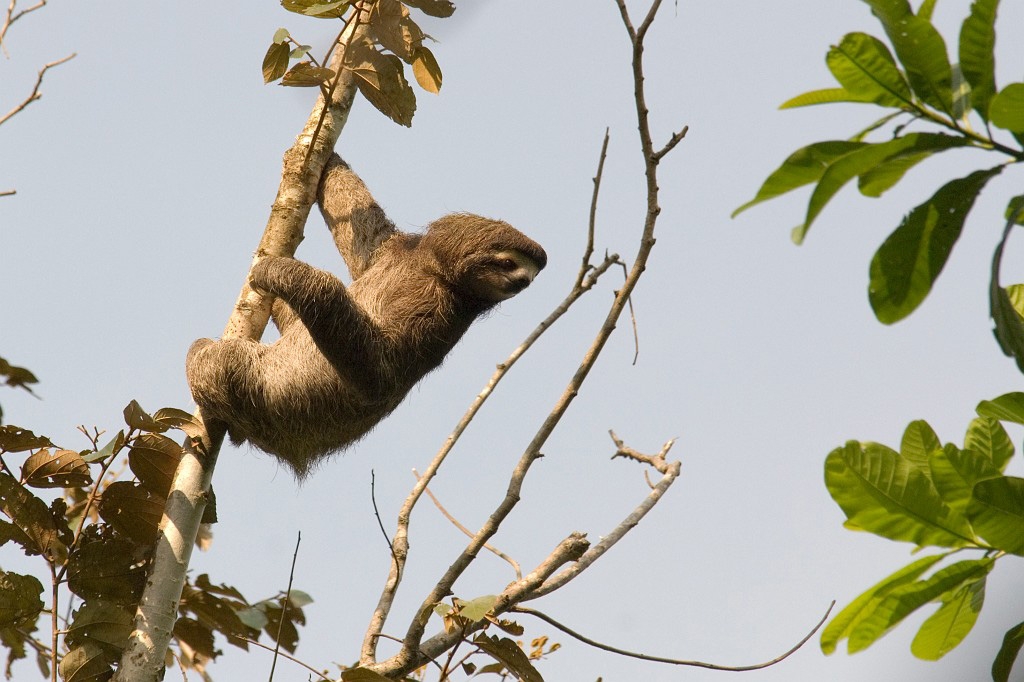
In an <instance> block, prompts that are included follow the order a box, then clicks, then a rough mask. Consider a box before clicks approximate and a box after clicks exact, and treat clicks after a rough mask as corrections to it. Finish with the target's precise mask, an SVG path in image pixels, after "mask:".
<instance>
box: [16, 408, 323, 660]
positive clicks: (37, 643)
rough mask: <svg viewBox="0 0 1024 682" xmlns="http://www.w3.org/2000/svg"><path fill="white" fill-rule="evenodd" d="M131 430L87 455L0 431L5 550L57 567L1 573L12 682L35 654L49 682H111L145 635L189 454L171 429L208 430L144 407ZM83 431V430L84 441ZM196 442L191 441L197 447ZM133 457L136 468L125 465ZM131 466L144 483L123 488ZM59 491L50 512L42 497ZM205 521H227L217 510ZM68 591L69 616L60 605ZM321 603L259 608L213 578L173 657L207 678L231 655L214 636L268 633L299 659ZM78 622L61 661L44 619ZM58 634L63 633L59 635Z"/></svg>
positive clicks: (177, 631) (193, 601)
mask: <svg viewBox="0 0 1024 682" xmlns="http://www.w3.org/2000/svg"><path fill="white" fill-rule="evenodd" d="M123 416H124V421H125V425H126V428H125V429H122V430H120V431H118V433H117V434H116V435H115V436H114V437H113V438H111V439H110V440H109V441H108V442H107V443H106V444H105V445H102V446H101V445H100V443H99V437H100V435H101V434H100V433H99V432H95V433H94V434H92V435H89V434H88V433H86V436H87V437H89V439H90V441H91V442H92V448H91V449H88V450H83V451H74V450H67V449H62V448H58V447H56V446H54V444H53V443H52V442H51V441H50V439H49V438H46V437H45V436H37V435H35V434H34V433H32V432H31V431H28V430H26V429H22V428H19V427H17V426H4V427H0V514H2V515H3V517H4V519H6V520H4V519H0V546H2V545H9V548H18V549H20V550H21V551H22V552H23V553H24V554H26V555H28V556H39V557H41V559H42V562H43V563H44V564H46V569H45V570H43V571H41V572H40V575H47V576H48V577H49V579H50V581H51V582H52V585H51V587H50V589H49V590H47V592H48V594H50V595H52V596H51V599H53V600H54V602H53V603H50V604H45V603H44V602H43V600H42V598H41V595H42V593H43V584H42V582H40V580H39V579H38V578H37V577H36V576H33V575H23V574H19V573H13V572H5V571H0V645H2V646H3V647H4V648H5V649H7V652H8V655H7V667H6V674H7V677H8V679H10V677H11V674H12V673H11V667H12V665H13V664H14V663H15V662H16V661H18V660H20V659H23V658H26V657H27V652H28V651H29V650H32V651H34V652H36V658H37V663H38V665H39V668H40V671H41V672H42V673H43V675H44V676H47V677H49V675H50V672H49V671H50V670H51V665H56V667H57V671H58V672H59V673H60V675H61V676H62V677H63V678H64V679H65V680H104V679H109V678H110V677H111V676H112V675H113V673H114V667H115V666H116V664H117V662H118V661H119V660H120V658H121V652H122V650H123V647H124V644H125V642H126V641H127V639H128V635H129V633H130V632H131V631H132V629H133V628H134V623H135V611H136V607H137V606H138V602H139V599H140V597H141V595H142V591H143V588H144V586H145V583H146V575H147V571H148V568H149V557H150V553H151V551H152V544H153V539H154V537H155V535H156V530H157V525H158V524H159V522H160V519H161V514H162V510H163V507H164V503H165V501H166V497H167V495H168V491H169V490H170V487H171V478H172V476H173V475H174V471H175V468H176V467H177V464H178V461H179V460H180V459H181V457H182V452H183V450H182V446H181V445H178V443H176V442H175V441H174V440H172V439H171V438H169V437H168V436H166V435H164V434H165V433H166V432H167V431H169V430H171V429H177V430H180V431H183V432H185V433H186V434H187V438H189V439H192V438H195V437H196V436H197V434H198V430H197V428H198V427H197V424H196V423H195V422H194V421H193V419H192V416H191V415H190V414H188V413H187V412H184V411H182V410H177V409H173V408H164V409H161V410H157V411H156V412H154V413H152V414H150V413H148V412H146V411H145V410H144V409H142V407H141V406H140V405H139V404H138V403H137V402H135V401H132V402H131V403H129V404H128V406H126V407H125V409H124V412H123ZM83 432H84V430H83ZM187 442H189V441H187ZM23 452H28V455H27V456H26V457H25V458H24V460H23V461H22V463H21V467H20V473H19V474H17V475H16V474H15V472H14V469H13V468H12V466H11V465H10V463H9V461H8V460H9V459H10V456H11V455H12V454H15V453H23ZM125 455H127V457H125ZM124 461H126V462H127V468H128V471H130V472H131V473H132V474H134V476H135V480H115V479H116V476H115V475H112V474H111V469H112V467H113V465H114V464H116V463H117V462H124ZM47 489H59V490H60V491H61V494H60V495H59V496H58V497H55V498H53V499H51V500H50V502H49V503H47V502H46V501H45V500H44V499H43V498H42V497H40V496H39V495H38V494H37V492H36V491H39V490H47ZM207 509H208V511H209V512H210V513H209V515H208V516H207V517H206V518H204V522H207V523H212V522H214V521H215V520H216V517H215V512H214V507H213V505H210V506H208V507H207ZM64 586H66V588H67V593H66V594H64V595H63V596H62V597H61V599H62V600H63V601H64V602H66V603H67V605H66V606H65V607H60V605H59V604H58V603H57V602H56V599H57V598H58V597H57V595H58V594H60V592H61V590H63V587H64ZM310 601H312V600H311V599H310V598H309V596H308V595H306V594H304V593H302V592H298V591H293V592H291V593H290V594H289V595H288V596H287V598H286V596H285V595H284V594H278V595H277V596H275V597H273V598H271V599H267V600H263V601H259V602H255V603H250V602H249V601H248V600H247V599H246V598H245V597H244V596H243V595H242V594H241V592H239V591H238V590H236V589H235V588H233V587H230V586H227V585H216V584H214V583H212V582H211V581H210V579H209V577H208V576H206V575H200V576H198V577H197V578H195V579H194V580H188V581H187V582H186V585H185V587H184V590H183V594H182V599H181V605H180V612H181V613H182V615H183V617H182V618H181V619H179V620H178V622H177V624H176V625H175V628H174V643H175V644H176V648H177V651H176V653H175V656H174V658H175V659H176V660H177V661H178V662H179V664H180V665H181V666H182V667H183V669H194V670H196V671H197V672H199V673H200V674H201V675H204V676H206V677H207V678H208V676H207V675H206V673H205V665H206V663H207V662H208V661H210V660H212V659H214V658H216V656H217V655H219V654H220V651H219V650H217V649H216V647H215V634H216V633H220V634H221V635H222V636H225V637H227V640H228V642H230V643H231V644H233V645H235V646H239V647H242V648H247V642H248V641H249V640H257V639H259V637H260V636H261V633H265V634H267V635H268V636H269V637H270V639H271V640H272V641H278V640H280V644H281V646H282V648H284V649H285V650H287V651H294V649H295V646H296V644H297V643H298V637H299V635H298V627H299V626H301V625H303V624H304V623H305V615H304V614H303V611H302V607H303V606H304V605H306V604H308V603H309V602H310ZM59 608H62V609H63V610H64V611H67V612H68V613H70V616H71V617H70V620H69V621H68V623H67V627H66V628H64V632H63V645H64V646H63V648H62V649H61V650H58V651H54V650H52V648H51V641H52V640H51V637H50V636H46V637H37V636H36V634H35V631H36V629H37V627H38V622H40V618H41V617H42V616H44V615H48V613H49V611H50V610H57V609H59ZM54 634H56V633H54Z"/></svg>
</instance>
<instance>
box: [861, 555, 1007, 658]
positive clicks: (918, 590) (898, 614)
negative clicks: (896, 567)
mask: <svg viewBox="0 0 1024 682" xmlns="http://www.w3.org/2000/svg"><path fill="white" fill-rule="evenodd" d="M992 566H993V559H990V558H989V559H972V560H967V561H958V562H957V563H955V564H953V565H951V566H947V567H946V568H943V569H942V570H940V571H937V572H936V573H935V574H934V575H932V576H931V577H929V578H928V579H927V580H920V581H918V582H915V583H910V584H908V585H900V586H899V587H896V588H894V589H893V590H892V591H891V592H890V593H889V594H888V595H887V596H886V597H885V599H883V600H882V602H881V603H880V604H879V605H878V607H877V608H876V609H875V610H874V611H873V612H872V613H871V615H869V616H868V617H867V618H865V619H864V620H863V621H861V622H860V624H859V625H858V626H857V627H856V628H854V629H853V631H852V632H851V633H850V639H849V644H848V645H847V649H848V651H849V652H850V653H851V654H853V653H856V652H858V651H863V650H864V649H867V648H868V647H869V646H871V645H872V644H874V643H875V642H876V641H878V639H879V638H880V637H882V635H884V634H885V633H886V632H888V631H889V630H890V629H892V628H893V627H894V626H896V625H898V624H899V623H900V622H901V621H902V620H903V619H904V618H906V617H907V616H909V615H910V614H911V613H913V612H914V611H916V610H917V609H919V608H921V607H922V606H924V605H925V604H927V603H928V602H930V601H932V600H934V599H938V598H940V597H943V596H944V595H946V593H952V592H954V591H955V590H957V589H959V588H960V586H961V585H963V584H964V583H967V582H974V581H977V580H980V579H981V578H983V577H984V576H985V575H986V574H988V572H989V571H991V570H992Z"/></svg>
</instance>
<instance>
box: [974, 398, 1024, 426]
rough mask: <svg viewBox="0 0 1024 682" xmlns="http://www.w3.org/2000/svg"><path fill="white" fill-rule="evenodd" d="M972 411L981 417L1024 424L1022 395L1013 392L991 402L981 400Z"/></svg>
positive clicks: (1023, 399) (1023, 400)
mask: <svg viewBox="0 0 1024 682" xmlns="http://www.w3.org/2000/svg"><path fill="white" fill-rule="evenodd" d="M974 411H975V412H977V413H978V415H979V416H982V417H990V418H992V419H998V420H999V421H1004V422H1012V423H1014V424H1024V393H1021V392H1019V391H1014V392H1013V393H1004V394H1003V395H1001V396H999V397H998V398H993V399H992V400H982V401H981V402H980V403H978V406H977V407H976V408H974Z"/></svg>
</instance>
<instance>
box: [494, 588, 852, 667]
mask: <svg viewBox="0 0 1024 682" xmlns="http://www.w3.org/2000/svg"><path fill="white" fill-rule="evenodd" d="M835 605H836V603H835V602H834V601H833V602H832V603H831V604H829V607H828V610H826V611H825V615H824V616H822V617H821V620H819V621H818V624H817V625H815V626H814V628H812V629H811V631H810V632H808V633H807V634H806V635H805V636H804V638H803V639H801V640H800V641H799V642H797V643H796V645H795V646H793V647H792V648H791V649H789V651H787V652H785V653H784V654H782V655H780V656H776V657H775V658H773V659H771V660H770V661H765V662H763V663H755V664H753V665H737V666H732V665H719V664H717V663H704V662H703V661H687V660H683V659H678V658H665V657H662V656H651V655H649V654H641V653H637V652H635V651H627V650H625V649H619V648H618V647H614V646H610V645H608V644H602V643H601V642H597V641H595V640H593V639H590V638H589V637H586V636H584V635H581V634H580V633H578V632H576V631H575V630H573V629H571V628H569V627H568V626H566V625H563V624H562V623H559V622H558V621H557V620H555V619H554V618H552V617H551V616H548V615H547V614H544V613H542V612H540V611H537V610H535V609H531V608H527V607H524V606H517V607H514V608H512V609H510V611H511V612H512V613H524V614H526V615H529V616H535V617H536V618H540V619H541V620H542V621H544V622H545V623H547V624H548V625H552V626H554V627H556V628H558V629H559V630H561V631H562V632H564V633H565V634H567V635H569V636H570V637H573V638H574V639H578V640H579V641H581V642H583V643H584V644H588V645H590V646H592V647H594V648H596V649H601V650H603V651H610V652H612V653H613V654H619V655H620V656H628V657H630V658H639V659H640V660H642V661H653V662H655V663H669V664H671V665H687V666H692V667H695V668H708V669H710V670H729V671H732V672H744V671H749V670H760V669H762V668H767V667H769V666H773V665H775V664H776V663H779V662H780V661H784V660H785V659H787V658H789V657H790V656H791V655H793V654H794V653H796V651H797V650H799V649H800V647H802V646H803V645H804V644H806V643H807V641H808V640H809V639H810V638H811V637H813V636H814V633H815V632H817V631H818V629H819V628H821V626H822V625H824V624H825V620H826V619H827V618H828V614H830V613H831V612H832V607H834V606H835Z"/></svg>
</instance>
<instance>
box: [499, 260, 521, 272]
mask: <svg viewBox="0 0 1024 682" xmlns="http://www.w3.org/2000/svg"><path fill="white" fill-rule="evenodd" d="M498 267H499V268H501V269H502V270H507V271H508V272H512V271H513V270H515V269H516V268H518V267H519V263H516V262H515V261H514V260H512V259H511V258H502V259H500V260H499V261H498Z"/></svg>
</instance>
